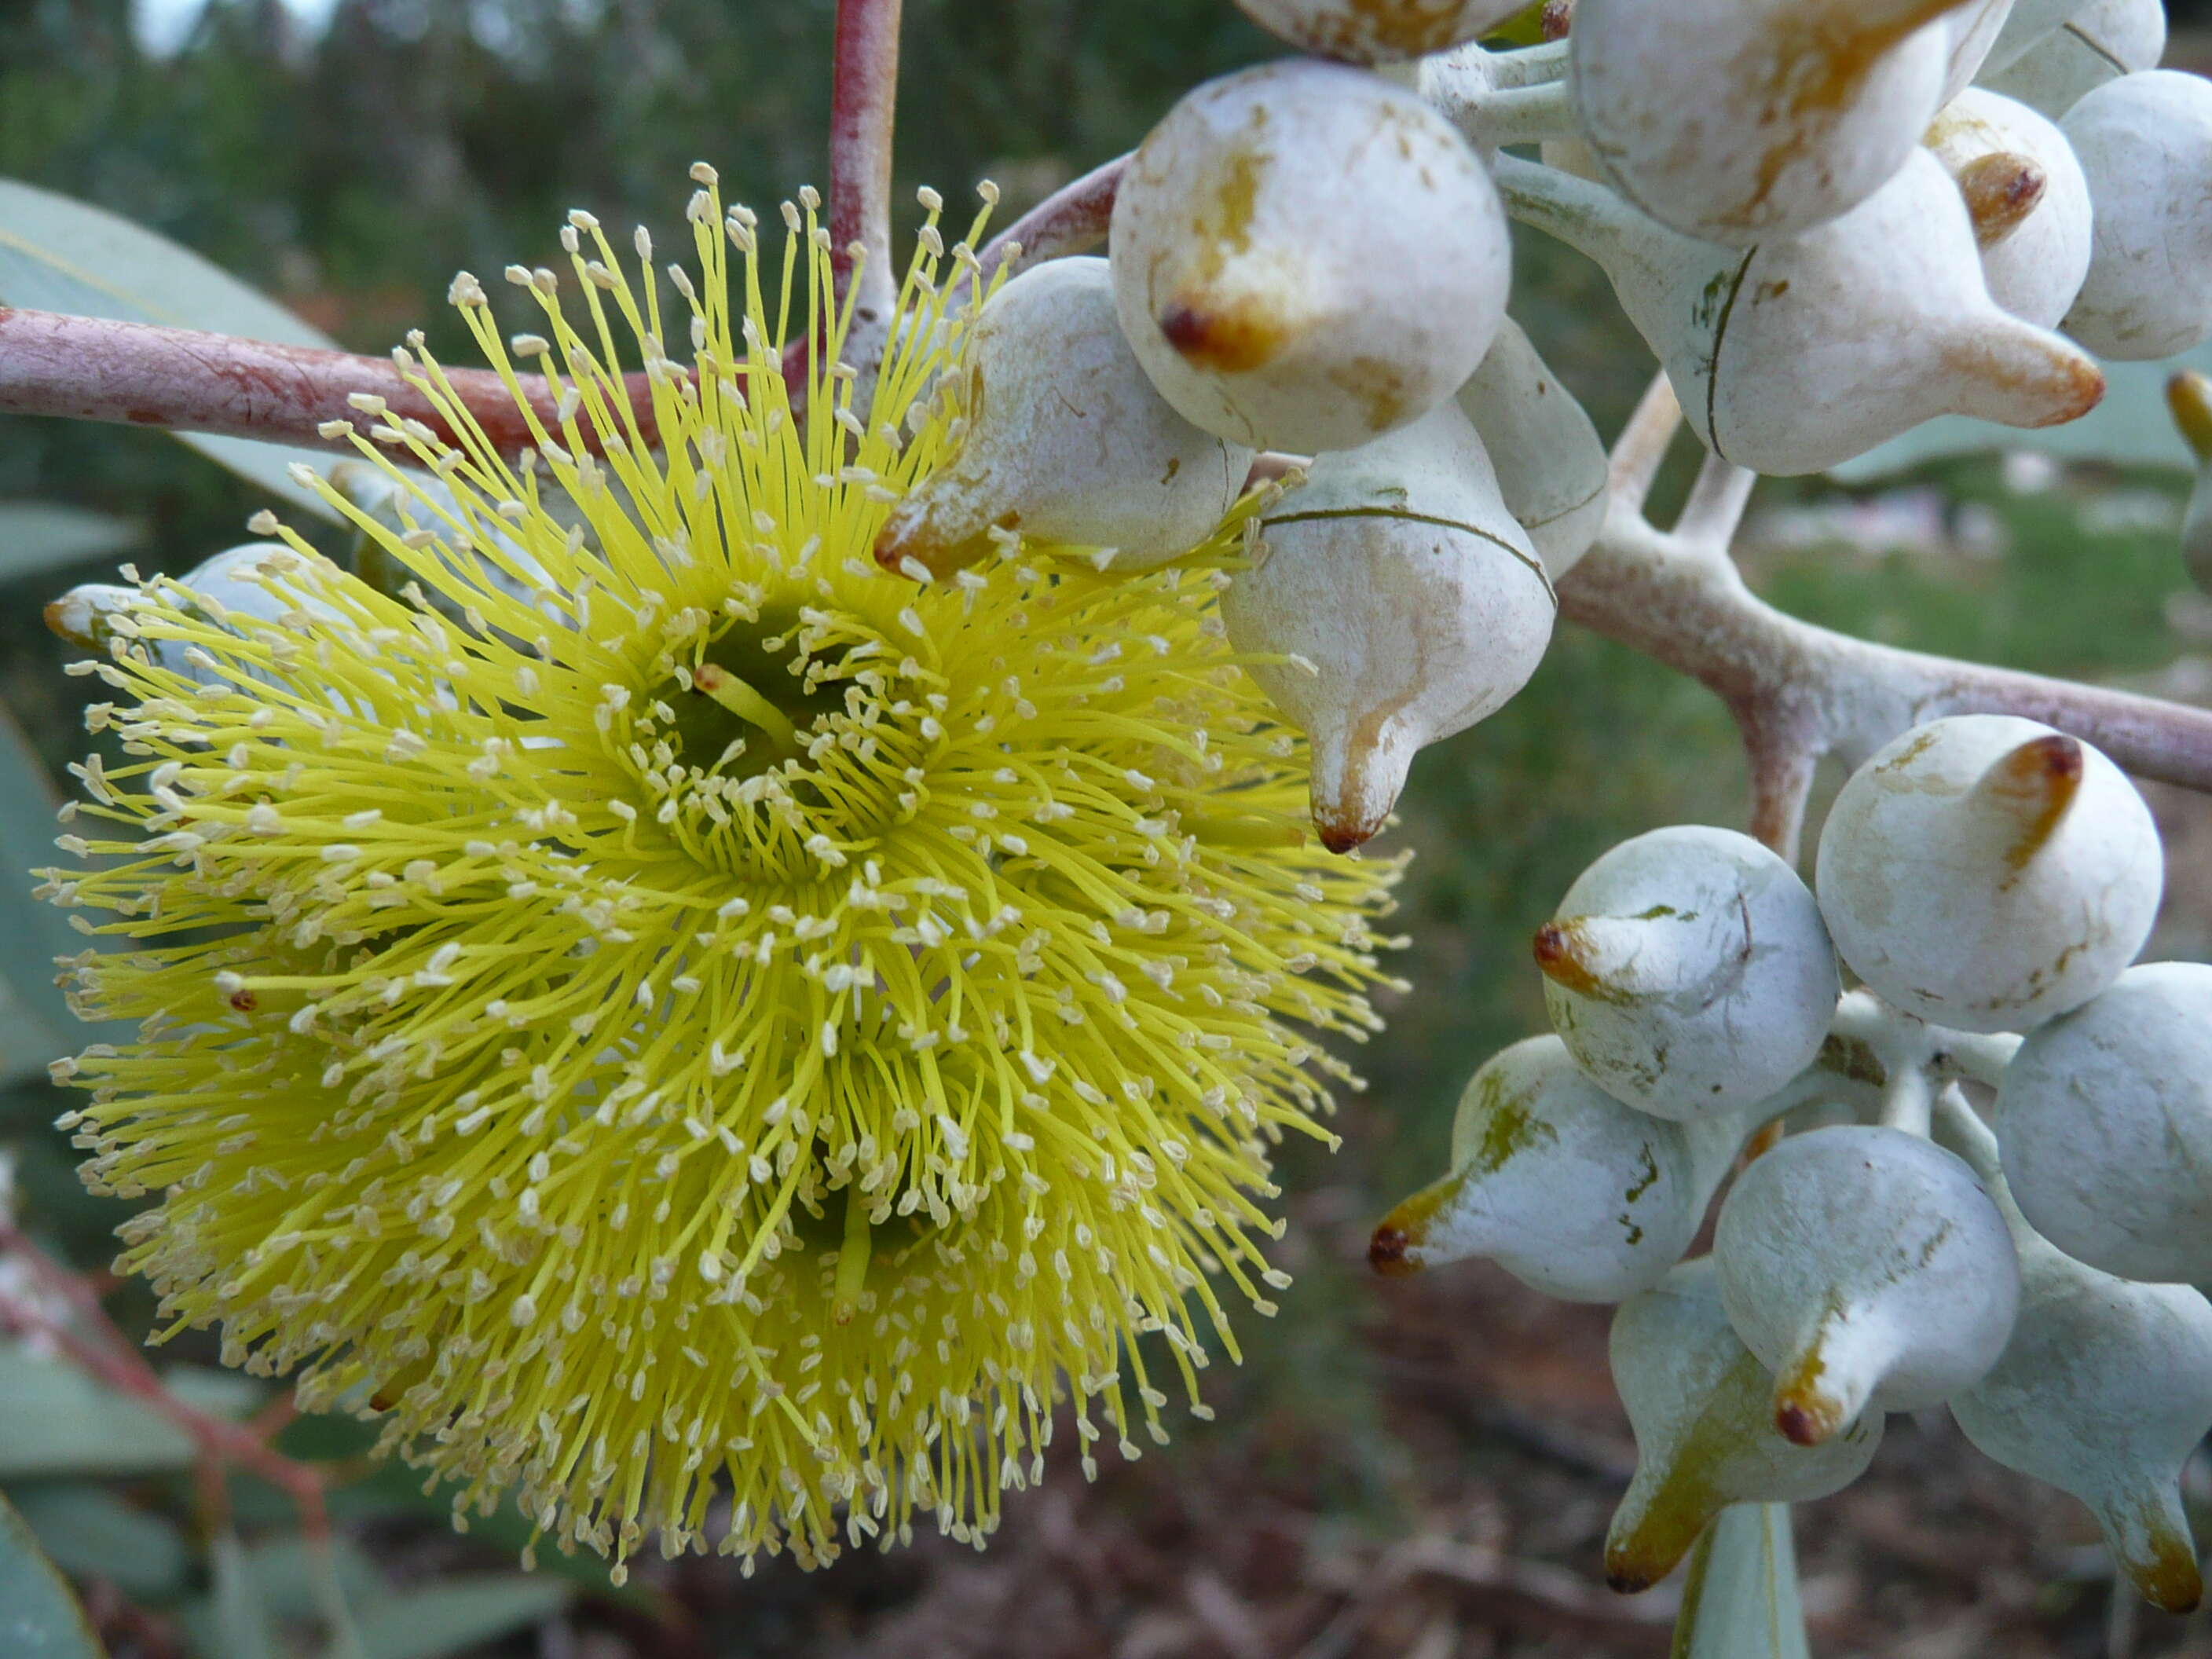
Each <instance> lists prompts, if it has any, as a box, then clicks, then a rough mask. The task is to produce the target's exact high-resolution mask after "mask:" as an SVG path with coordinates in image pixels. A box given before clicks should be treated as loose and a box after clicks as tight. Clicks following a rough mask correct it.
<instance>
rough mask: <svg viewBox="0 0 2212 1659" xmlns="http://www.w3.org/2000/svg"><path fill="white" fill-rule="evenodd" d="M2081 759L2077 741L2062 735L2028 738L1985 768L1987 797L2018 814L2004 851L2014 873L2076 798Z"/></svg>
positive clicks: (2045, 839) (2054, 828)
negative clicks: (1987, 770)
mask: <svg viewBox="0 0 2212 1659" xmlns="http://www.w3.org/2000/svg"><path fill="white" fill-rule="evenodd" d="M2086 769H2087V757H2085V756H2084V754H2083V752H2082V749H2081V742H2080V740H2079V739H2078V738H2069V737H2068V736H2067V735H2066V734H2065V733H2064V732H2051V733H2049V734H2048V735H2047V736H2045V737H2040V738H2029V739H2028V740H2027V742H2026V743H2024V744H2021V745H2020V747H2019V748H2017V749H2015V750H2012V751H2011V752H2010V753H2009V754H2008V755H2007V756H2006V757H2004V758H2003V759H2002V760H2001V761H1999V762H1998V763H1996V766H1994V767H1993V768H1991V769H1990V777H1989V786H1990V791H1991V793H1993V794H1995V795H1996V797H1998V798H1999V799H2002V800H2003V801H2005V802H2006V803H2007V808H2008V811H2012V812H2016V813H2017V814H2018V817H2019V822H2020V824H2021V829H2020V833H2019V835H2018V836H2015V838H2014V840H2013V842H2012V845H2011V846H2010V847H2008V848H2006V850H2005V860H2006V862H2008V864H2010V865H2011V866H2012V867H2013V868H2014V869H2015V870H2018V869H2021V868H2023V867H2025V866H2026V865H2027V861H2028V860H2030V859H2033V857H2034V856H2035V855H2036V854H2038V853H2039V852H2041V851H2042V850H2043V849H2044V848H2045V846H2046V845H2047V844H2048V843H2049V842H2050V840H2051V836H2052V835H2053V834H2054V833H2055V832H2056V831H2057V828H2058V824H2059V821H2060V820H2061V819H2062V818H2063V817H2065V816H2066V809H2067V808H2068V807H2069V806H2071V805H2073V804H2074V798H2075V796H2076V795H2077V794H2079V793H2081V777H2082V774H2083V772H2084V771H2085V770H2086Z"/></svg>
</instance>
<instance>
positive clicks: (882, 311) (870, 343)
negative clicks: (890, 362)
mask: <svg viewBox="0 0 2212 1659" xmlns="http://www.w3.org/2000/svg"><path fill="white" fill-rule="evenodd" d="M900 9H901V0H837V35H836V48H835V51H836V61H835V64H834V65H833V67H832V69H831V71H830V90H829V269H830V271H831V273H832V274H833V276H834V277H835V280H836V289H837V295H838V298H839V299H840V300H842V299H843V298H844V296H845V295H846V292H847V290H848V289H851V288H853V286H854V283H855V281H856V280H857V283H858V287H857V289H855V291H854V294H853V324H852V329H851V331H850V332H849V333H848V335H847V336H846V341H845V355H846V357H847V359H848V361H850V362H853V363H854V365H855V366H856V367H872V366H873V365H874V364H875V363H876V362H878V361H880V359H881V358H882V356H883V348H884V342H885V341H886V340H888V339H889V338H890V325H891V313H892V311H893V310H894V309H895V308H896V305H897V302H898V289H897V284H896V277H895V276H893V274H892V270H891V136H892V130H893V127H894V125H895V124H896V115H897V106H898V66H899V13H900Z"/></svg>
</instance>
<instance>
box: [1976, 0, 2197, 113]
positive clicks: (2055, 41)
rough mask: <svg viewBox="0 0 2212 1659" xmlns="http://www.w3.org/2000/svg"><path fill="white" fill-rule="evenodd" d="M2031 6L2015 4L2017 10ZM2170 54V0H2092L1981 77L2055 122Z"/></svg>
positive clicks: (1993, 89)
mask: <svg viewBox="0 0 2212 1659" xmlns="http://www.w3.org/2000/svg"><path fill="white" fill-rule="evenodd" d="M2027 9H2028V8H2027V7H2026V6H2015V9H2014V11H2015V15H2020V14H2021V12H2022V11H2024V10H2027ZM2165 55H2166V3H2165V0H2089V3H2088V4H2087V5H2077V6H2075V9H2074V11H2073V15H2070V16H2069V17H2068V18H2066V19H2065V21H2064V23H2063V26H2062V27H2056V28H2053V29H2051V31H2050V32H2048V33H2045V35H2044V36H2043V38H2042V40H2039V42H2037V43H2036V44H2035V45H2033V46H2030V47H2029V48H2028V49H2027V51H2026V52H2022V53H2021V54H2020V56H2018V57H2017V58H2014V59H2012V60H2011V61H2010V62H2009V63H2008V64H2007V65H2006V67H2005V68H2003V69H2002V70H1998V71H1996V73H1994V74H1985V75H1984V76H1983V77H1982V79H1983V83H1984V85H1985V86H1987V87H1988V88H1989V89H1990V91H1992V92H2001V93H2002V94H2004V95H2005V96H2006V97H2008V98H2017V99H2018V100H2020V101H2021V103H2023V104H2026V105H2027V106H2029V107H2030V108H2032V109H2037V110H2040V111H2042V112H2043V113H2044V114H2045V115H2047V116H2049V117H2050V118H2051V119H2052V120H2054V121H2056V120H2059V119H2061V118H2063V117H2064V115H2065V114H2066V112H2067V111H2069V110H2070V109H2072V108H2073V107H2074V106H2075V105H2076V104H2078V103H2080V102H2081V100H2082V99H2084V98H2086V97H2087V96H2088V95H2089V94H2091V93H2093V92H2094V91H2095V90H2096V89H2097V88H2099V87H2101V86H2103V85H2105V84H2106V82H2112V81H2117V80H2118V79H2119V78H2120V76H2123V75H2133V74H2136V73H2137V72H2138V71H2140V70H2148V69H2156V68H2157V67H2158V62H2159V59H2160V58H2162V57H2164V56H2165Z"/></svg>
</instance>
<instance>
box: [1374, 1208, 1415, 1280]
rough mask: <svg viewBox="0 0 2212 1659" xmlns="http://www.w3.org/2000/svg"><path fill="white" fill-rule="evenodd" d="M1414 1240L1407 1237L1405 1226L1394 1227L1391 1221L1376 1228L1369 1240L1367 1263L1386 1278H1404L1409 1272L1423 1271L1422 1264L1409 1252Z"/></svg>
mask: <svg viewBox="0 0 2212 1659" xmlns="http://www.w3.org/2000/svg"><path fill="white" fill-rule="evenodd" d="M1412 1245H1413V1240H1411V1239H1410V1238H1408V1237H1406V1230H1405V1229H1404V1228H1403V1227H1394V1226H1392V1225H1390V1224H1389V1222H1387V1221H1386V1222H1384V1223H1383V1225H1381V1226H1380V1227H1377V1228H1376V1230H1375V1236H1374V1237H1372V1238H1370V1239H1369V1240H1368V1241H1367V1265H1368V1266H1369V1267H1372V1268H1374V1269H1375V1271H1376V1273H1381V1274H1382V1275H1383V1277H1384V1278H1386V1279H1403V1278H1404V1277H1405V1276H1406V1275H1407V1274H1408V1273H1419V1272H1420V1271H1421V1264H1420V1262H1419V1261H1417V1260H1415V1259H1414V1258H1413V1256H1411V1255H1409V1254H1408V1251H1409V1250H1410V1249H1411V1248H1412Z"/></svg>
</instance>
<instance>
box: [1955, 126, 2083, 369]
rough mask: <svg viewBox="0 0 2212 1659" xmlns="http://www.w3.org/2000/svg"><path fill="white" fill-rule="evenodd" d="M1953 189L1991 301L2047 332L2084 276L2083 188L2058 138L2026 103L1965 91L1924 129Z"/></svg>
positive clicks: (2068, 147) (2078, 168)
mask: <svg viewBox="0 0 2212 1659" xmlns="http://www.w3.org/2000/svg"><path fill="white" fill-rule="evenodd" d="M1927 144H1928V148H1929V149H1930V150H1932V151H1934V152H1935V155H1936V160H1937V161H1941V162H1942V164H1943V166H1944V168H1945V170H1946V171H1947V172H1948V173H1950V175H1951V176H1952V178H1953V179H1955V180H1956V181H1957V182H1958V185H1959V193H1960V197H1962V198H1963V199H1964V200H1965V202H1966V212H1967V215H1968V216H1969V217H1970V218H1972V221H1973V223H1974V240H1975V243H1976V245H1977V246H1978V247H1979V249H1980V250H1981V256H1982V279H1983V281H1984V282H1985V283H1988V284H1989V290H1990V298H1991V299H1992V300H1994V301H1996V302H1997V304H1999V305H2001V306H2002V307H2004V308H2005V309H2006V310H2007V311H2009V312H2010V313H2012V314H2013V315H2014V316H2015V317H2020V318H2024V319H2027V321H2029V322H2031V323H2033V324H2034V325H2036V326H2037V327H2039V328H2055V327H2057V325H2058V320H2059V319H2061V318H2062V317H2063V316H2065V314H2066V313H2067V311H2068V309H2069V307H2071V306H2072V305H2073V303H2074V299H2075V295H2078V294H2079V293H2080V292H2081V282H2082V279H2083V278H2084V277H2085V276H2087V275H2088V272H2089V242H2090V228H2089V221H2090V210H2089V181H2088V180H2087V179H2086V178H2084V177H2083V176H2082V173H2081V163H2080V162H2079V161H2076V160H2075V155H2074V147H2073V146H2072V145H2071V144H2069V143H2067V142H2066V138H2065V135H2064V134H2063V133H2061V132H2060V131H2058V129H2057V127H2055V126H2053V125H2051V123H2050V122H2049V121H2048V120H2046V119H2045V118H2044V117H2042V116H2040V115H2039V114H2037V113H2036V112H2035V111H2033V110H2032V109H2030V108H2029V107H2028V106H2027V105H2025V104H2020V103H2015V102H2014V101H2013V100H2011V99H2009V98H2005V97H2002V96H2000V95H1999V94H1996V93H1994V92H1989V91H1985V90H1984V89H1983V88H1979V87H1969V88H1967V89H1966V91H1964V92H1962V93H1960V94H1959V95H1958V96H1957V97H1956V98H1954V99H1953V100H1951V101H1950V102H1949V103H1948V104H1946V105H1945V106H1943V109H1942V113H1940V114H1939V115H1937V116H1936V119H1935V122H1934V124H1933V125H1930V126H1929V129H1928V137H1927Z"/></svg>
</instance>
